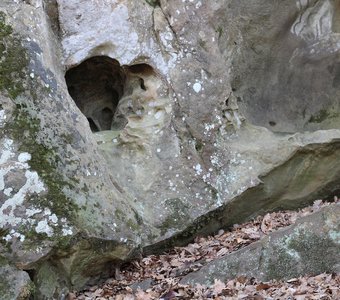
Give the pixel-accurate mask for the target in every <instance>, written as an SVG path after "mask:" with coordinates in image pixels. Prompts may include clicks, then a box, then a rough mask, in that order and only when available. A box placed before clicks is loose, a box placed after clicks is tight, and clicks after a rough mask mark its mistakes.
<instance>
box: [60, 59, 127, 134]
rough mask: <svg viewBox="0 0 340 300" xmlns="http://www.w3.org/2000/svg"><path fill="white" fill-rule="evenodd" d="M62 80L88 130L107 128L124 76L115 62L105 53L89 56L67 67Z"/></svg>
mask: <svg viewBox="0 0 340 300" xmlns="http://www.w3.org/2000/svg"><path fill="white" fill-rule="evenodd" d="M65 80H66V84H67V87H68V91H69V94H70V96H71V97H72V98H73V100H74V101H75V103H76V104H77V106H78V108H79V109H80V110H81V112H82V113H83V114H84V115H85V116H86V118H87V120H88V121H89V125H90V128H91V130H92V132H98V131H102V130H110V129H111V124H112V120H113V117H114V114H115V111H116V108H117V105H118V102H119V100H120V98H121V97H122V96H123V93H124V86H125V80H126V75H125V72H124V70H123V68H122V67H121V66H120V64H119V62H118V61H117V60H115V59H112V58H110V57H107V56H95V57H91V58H89V59H87V60H85V61H84V62H82V63H81V64H79V65H78V66H76V67H74V68H71V69H70V70H68V71H67V72H66V74H65Z"/></svg>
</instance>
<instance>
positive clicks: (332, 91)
mask: <svg viewBox="0 0 340 300" xmlns="http://www.w3.org/2000/svg"><path fill="white" fill-rule="evenodd" d="M337 4H338V2H337V1H331V0H322V1H321V0H320V1H317V0H312V1H308V2H306V1H298V2H296V1H288V0H287V1H282V0H275V1H263V0H254V1H252V2H251V3H249V1H246V0H238V1H233V0H228V1H198V0H197V1H196V0H194V1H192V0H187V1H186V0H185V1H182V0H174V1H165V0H164V1H163V0H161V1H151V0H148V1H128V0H122V1H108V0H96V1H81V0H44V1H43V0H28V1H12V0H4V1H2V2H1V3H0V11H1V13H0V56H1V60H0V99H1V102H0V103H1V106H0V127H1V131H0V139H1V144H0V145H1V146H0V205H1V209H0V217H1V218H0V237H1V253H2V254H1V256H3V258H4V259H5V260H6V262H7V263H8V264H10V265H11V266H13V265H15V266H16V267H17V268H19V269H22V270H29V273H30V275H31V277H32V279H33V280H34V281H35V283H36V285H37V293H36V294H37V297H38V298H44V297H45V298H48V299H50V298H53V297H57V295H61V294H63V293H65V288H81V287H82V286H84V284H86V282H88V280H89V278H91V277H95V276H97V275H99V274H101V273H103V271H104V270H105V271H106V273H108V272H110V270H109V268H107V264H108V263H109V262H110V263H111V262H114V263H116V264H117V265H119V263H120V262H122V261H123V260H126V259H129V258H131V257H133V256H135V255H138V254H140V253H141V252H143V251H144V252H146V253H148V252H153V251H160V250H161V249H163V248H166V247H169V246H170V245H172V244H181V243H185V242H186V241H188V240H190V239H192V238H193V236H194V235H195V234H198V233H209V232H212V231H214V230H216V229H217V228H219V227H223V226H228V225H230V224H232V223H235V222H240V221H242V220H245V219H247V218H250V217H251V216H254V215H256V214H259V213H261V212H266V211H269V210H274V209H278V208H297V207H300V206H303V205H305V204H307V203H309V202H310V201H312V200H314V199H316V198H327V197H331V196H333V195H334V194H336V193H337V192H338V191H339V190H340V183H339V182H340V181H339V178H340V160H339V155H340V154H339V151H338V150H339V146H340V143H339V137H340V130H339V127H340V114H339V101H338V99H339V98H338V97H339V91H338V84H339V82H338V81H339V78H338V77H339V74H338V73H339V71H338V70H337V68H338V65H339V63H340V58H339V55H338V42H337V41H338V37H339V34H338V30H339V24H338V23H339V18H340V17H339V13H340V12H339V11H338V7H339V6H338V5H337Z"/></svg>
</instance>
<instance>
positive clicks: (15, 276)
mask: <svg viewBox="0 0 340 300" xmlns="http://www.w3.org/2000/svg"><path fill="white" fill-rule="evenodd" d="M33 291H34V285H33V282H32V281H31V280H30V278H29V276H28V274H27V273H26V272H24V271H21V270H18V269H16V268H13V267H10V266H8V265H5V264H2V263H1V266H0V295H1V296H0V297H1V299H11V300H12V299H13V300H28V299H30V296H32V295H33Z"/></svg>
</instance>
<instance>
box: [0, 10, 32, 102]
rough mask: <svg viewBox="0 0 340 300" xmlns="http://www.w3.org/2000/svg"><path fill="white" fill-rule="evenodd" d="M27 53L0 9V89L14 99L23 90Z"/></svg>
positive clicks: (27, 60)
mask: <svg viewBox="0 0 340 300" xmlns="http://www.w3.org/2000/svg"><path fill="white" fill-rule="evenodd" d="M28 62H29V59H28V55H27V52H26V50H25V48H24V47H23V46H22V44H21V41H20V39H19V37H18V36H17V35H16V34H14V33H13V29H12V27H11V26H10V25H8V24H7V23H6V15H5V13H4V12H2V11H0V91H6V92H7V94H8V96H9V97H10V98H12V99H15V98H16V97H17V96H18V95H20V94H21V93H23V92H24V91H25V89H24V86H23V81H24V79H25V77H26V72H25V71H24V70H25V68H26V67H27V66H28Z"/></svg>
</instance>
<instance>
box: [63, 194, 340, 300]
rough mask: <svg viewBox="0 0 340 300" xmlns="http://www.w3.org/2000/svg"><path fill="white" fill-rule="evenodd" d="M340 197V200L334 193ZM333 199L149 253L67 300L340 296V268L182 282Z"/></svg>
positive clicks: (296, 299) (251, 299)
mask: <svg viewBox="0 0 340 300" xmlns="http://www.w3.org/2000/svg"><path fill="white" fill-rule="evenodd" d="M335 202H340V200H338V199H337V198H335ZM328 205H333V204H332V203H329V202H323V201H322V200H317V201H315V202H314V204H313V205H311V206H309V207H306V208H303V209H301V210H299V211H281V212H273V213H268V214H266V215H265V216H259V217H257V218H256V219H254V220H252V221H250V222H247V223H244V224H242V225H238V224H235V225H234V226H233V228H231V229H230V230H229V231H225V230H220V231H219V232H218V233H217V234H216V235H214V236H208V237H197V238H196V239H195V241H194V242H193V243H191V244H189V245H187V246H186V247H176V248H174V249H172V250H171V251H169V252H167V253H164V254H162V255H150V256H147V257H144V258H141V259H140V260H135V261H133V262H131V263H129V264H127V265H125V266H123V267H122V268H121V270H120V272H119V274H117V276H116V279H113V278H111V279H108V280H107V281H106V282H105V283H103V284H102V285H98V286H92V287H90V288H89V289H87V290H84V291H81V292H73V293H70V294H69V295H68V300H76V299H78V300H92V299H93V300H104V299H109V300H153V299H160V300H175V299H202V300H203V299H218V300H222V299H228V300H234V299H235V300H236V299H244V300H262V299H263V300H264V299H266V300H267V299H273V300H274V299H291V300H293V299H294V300H307V299H308V300H309V299H315V300H316V299H317V300H320V299H322V300H326V299H334V300H335V299H340V274H326V273H324V274H319V275H317V276H304V277H299V278H291V279H289V280H286V281H277V280H272V281H269V282H261V281H259V280H256V279H255V278H246V277H244V276H240V277H238V278H234V279H232V280H229V281H227V282H222V281H220V280H215V283H214V284H213V285H211V286H202V285H196V286H189V285H181V284H180V283H179V282H180V280H181V278H182V277H183V276H184V275H186V274H188V273H190V272H193V271H197V270H199V269H200V268H201V267H202V266H203V265H205V264H206V263H208V262H209V261H212V260H214V259H216V258H219V257H222V256H224V255H226V254H229V253H231V252H233V251H236V250H238V249H240V248H242V247H244V246H246V245H249V244H250V243H253V242H255V241H257V240H259V239H261V237H263V236H265V235H267V234H268V233H270V232H273V231H275V230H277V229H279V228H282V227H285V226H289V225H291V224H293V223H294V222H295V221H296V220H297V219H298V218H301V217H303V216H306V215H309V214H311V213H313V212H315V211H318V210H319V209H320V208H322V207H324V206H328Z"/></svg>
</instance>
